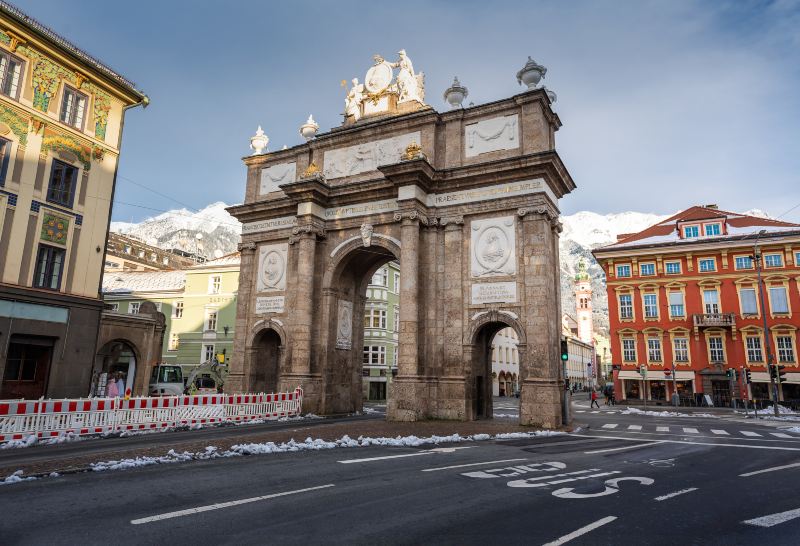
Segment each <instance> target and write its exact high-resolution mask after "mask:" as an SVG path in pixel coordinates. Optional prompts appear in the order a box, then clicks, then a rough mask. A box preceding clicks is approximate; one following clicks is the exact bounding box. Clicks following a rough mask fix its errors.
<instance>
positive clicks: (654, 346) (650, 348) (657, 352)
mask: <svg viewBox="0 0 800 546" xmlns="http://www.w3.org/2000/svg"><path fill="white" fill-rule="evenodd" d="M647 359H648V360H649V361H650V362H661V340H660V339H658V338H653V337H651V338H648V339H647Z"/></svg>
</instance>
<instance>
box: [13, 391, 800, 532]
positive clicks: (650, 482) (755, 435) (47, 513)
mask: <svg viewBox="0 0 800 546" xmlns="http://www.w3.org/2000/svg"><path fill="white" fill-rule="evenodd" d="M509 402H511V401H509ZM496 406H497V404H496ZM576 410H581V408H580V407H578V408H576ZM513 411H514V404H513V403H509V404H507V406H506V407H504V408H499V407H495V413H496V414H499V413H505V414H507V415H508V414H511V413H513ZM587 411H588V410H587ZM576 418H577V421H578V422H579V423H581V424H582V428H581V432H579V433H577V434H571V435H566V436H554V437H549V438H535V439H525V440H507V441H485V442H469V443H461V444H449V445H446V446H440V447H442V448H444V449H439V450H436V449H434V450H432V449H430V448H429V447H426V448H401V447H369V448H352V449H345V448H341V449H334V450H325V451H318V452H297V453H283V454H272V455H257V456H248V457H237V458H230V459H215V460H208V461H196V462H190V463H180V464H165V465H157V466H150V467H145V468H140V469H133V470H126V471H110V472H97V473H84V474H72V475H66V476H62V477H59V478H49V479H41V480H36V481H31V482H24V483H18V484H13V485H8V486H2V487H0V542H2V544H4V545H8V544H77V543H81V544H107V543H109V542H112V543H121V544H157V543H168V544H265V543H280V544H286V543H288V544H300V543H302V544H309V543H311V544H317V543H323V542H324V543H336V544H418V543H423V542H424V543H433V544H478V543H487V542H490V543H501V544H547V543H551V542H554V543H557V544H563V543H565V542H568V543H569V544H593V545H595V544H611V543H613V544H676V543H678V544H726V545H727V544H748V545H751V544H758V543H763V542H769V543H771V544H797V543H798V537H799V536H800V496H798V495H797V490H798V487H799V486H800V434H794V433H790V432H787V431H785V430H782V429H780V428H776V427H774V426H764V425H762V424H757V423H741V422H739V421H734V420H731V419H725V418H702V417H681V418H677V417H676V418H670V417H650V416H641V415H624V414H622V413H620V412H618V411H616V412H611V411H609V412H606V411H605V410H601V411H600V412H599V413H596V414H592V413H588V412H587V413H580V414H576ZM607 425H608V426H607ZM612 425H615V426H612ZM639 427H640V428H639ZM715 431H716V432H715ZM720 431H723V432H724V433H723V432H720ZM451 448H452V449H451ZM790 465H791V466H790ZM792 511H794V512H792ZM775 514H778V515H775ZM558 541H560V542H558Z"/></svg>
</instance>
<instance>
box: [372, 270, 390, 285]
mask: <svg viewBox="0 0 800 546" xmlns="http://www.w3.org/2000/svg"><path fill="white" fill-rule="evenodd" d="M388 282H389V271H388V270H387V269H386V268H385V267H381V268H380V269H379V270H377V271H376V272H375V274H374V275H373V276H372V283H370V284H375V285H377V286H386V285H387V283H388Z"/></svg>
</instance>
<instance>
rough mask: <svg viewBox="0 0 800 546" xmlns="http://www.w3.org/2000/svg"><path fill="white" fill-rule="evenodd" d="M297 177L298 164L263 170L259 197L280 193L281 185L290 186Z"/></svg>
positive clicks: (270, 167) (283, 164) (285, 164)
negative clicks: (275, 192)
mask: <svg viewBox="0 0 800 546" xmlns="http://www.w3.org/2000/svg"><path fill="white" fill-rule="evenodd" d="M296 176H297V163H295V162H294V161H292V162H291V163H280V164H278V165H271V166H269V167H267V168H266V169H262V170H261V185H260V186H259V189H258V193H259V195H265V194H267V193H270V192H273V191H278V190H280V188H279V187H278V186H280V185H281V184H288V183H289V182H294V181H295V178H296Z"/></svg>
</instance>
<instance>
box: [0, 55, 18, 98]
mask: <svg viewBox="0 0 800 546" xmlns="http://www.w3.org/2000/svg"><path fill="white" fill-rule="evenodd" d="M22 64H23V63H22V61H21V60H20V59H18V58H16V57H14V56H13V55H9V54H8V53H6V52H5V51H3V52H0V93H2V94H4V95H6V96H7V97H11V98H12V99H16V98H18V97H19V88H20V85H19V83H20V79H21V78H22Z"/></svg>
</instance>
